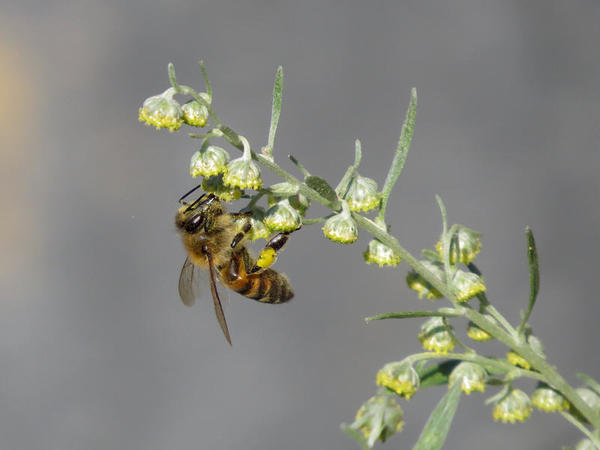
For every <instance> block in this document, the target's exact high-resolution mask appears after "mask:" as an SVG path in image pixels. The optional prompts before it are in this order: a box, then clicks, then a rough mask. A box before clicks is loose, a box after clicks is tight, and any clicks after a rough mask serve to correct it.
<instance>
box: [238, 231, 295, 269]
mask: <svg viewBox="0 0 600 450" xmlns="http://www.w3.org/2000/svg"><path fill="white" fill-rule="evenodd" d="M291 233H293V231H288V232H285V233H277V234H276V235H275V236H273V237H272V238H271V239H269V241H268V242H267V243H266V244H265V247H264V248H263V249H262V251H261V252H260V256H259V257H258V259H257V260H256V264H254V267H252V268H251V269H250V270H249V272H248V273H255V272H258V271H260V270H262V269H265V268H267V267H269V266H271V265H273V263H275V261H276V260H277V252H278V251H280V250H281V249H282V248H283V246H284V245H285V244H286V243H287V241H288V240H289V238H290V234H291Z"/></svg>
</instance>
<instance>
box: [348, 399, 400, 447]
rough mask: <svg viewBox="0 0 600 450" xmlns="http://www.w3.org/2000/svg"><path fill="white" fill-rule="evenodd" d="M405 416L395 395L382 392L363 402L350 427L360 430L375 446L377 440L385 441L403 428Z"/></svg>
mask: <svg viewBox="0 0 600 450" xmlns="http://www.w3.org/2000/svg"><path fill="white" fill-rule="evenodd" d="M403 417H404V412H403V411H402V408H401V407H400V405H399V404H398V403H396V400H395V399H394V397H393V396H392V395H390V394H387V393H385V392H380V393H378V394H377V395H374V396H373V397H371V398H370V399H369V400H367V401H366V402H365V403H363V404H362V406H361V407H360V408H359V409H358V412H357V413H356V419H355V420H354V423H353V424H352V425H350V428H352V429H355V430H360V432H361V433H362V434H363V436H364V437H365V439H366V441H367V445H368V446H369V447H373V445H374V444H375V441H377V440H380V441H381V442H385V441H386V439H387V438H389V437H390V436H392V435H393V434H394V433H398V432H399V431H400V430H402V425H403V424H404V420H403Z"/></svg>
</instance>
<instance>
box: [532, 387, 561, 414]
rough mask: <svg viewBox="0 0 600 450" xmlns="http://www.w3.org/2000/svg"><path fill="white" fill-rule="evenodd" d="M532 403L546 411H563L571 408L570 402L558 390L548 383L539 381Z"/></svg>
mask: <svg viewBox="0 0 600 450" xmlns="http://www.w3.org/2000/svg"><path fill="white" fill-rule="evenodd" d="M531 403H533V406H535V407H536V408H537V409H539V410H541V411H546V412H554V411H562V410H563V409H568V408H569V402H568V401H567V399H566V398H564V397H563V396H562V395H561V394H560V393H559V392H558V391H555V390H554V389H552V388H551V387H550V386H548V385H547V384H546V383H542V382H539V383H538V385H537V387H536V389H535V391H533V394H531Z"/></svg>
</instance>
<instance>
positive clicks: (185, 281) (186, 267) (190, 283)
mask: <svg viewBox="0 0 600 450" xmlns="http://www.w3.org/2000/svg"><path fill="white" fill-rule="evenodd" d="M198 278H199V277H198V270H197V268H196V266H195V265H194V263H193V262H192V260H191V259H190V258H189V256H188V257H187V258H186V259H185V262H184V263H183V267H182V268H181V274H180V275H179V296H180V297H181V301H183V304H184V305H186V306H192V305H193V304H194V303H195V302H196V298H197V297H198V294H199V291H198Z"/></svg>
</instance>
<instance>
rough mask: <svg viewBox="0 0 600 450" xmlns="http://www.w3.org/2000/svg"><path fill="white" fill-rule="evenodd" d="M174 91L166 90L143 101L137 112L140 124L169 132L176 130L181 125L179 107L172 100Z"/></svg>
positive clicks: (171, 89) (181, 119)
mask: <svg viewBox="0 0 600 450" xmlns="http://www.w3.org/2000/svg"><path fill="white" fill-rule="evenodd" d="M173 95H175V90H174V89H173V88H169V89H167V90H166V91H165V92H163V93H162V94H160V95H155V96H153V97H149V98H147V99H146V100H144V104H143V105H142V107H141V108H140V111H139V120H140V122H144V123H146V125H152V126H154V127H156V129H157V130H158V129H159V128H166V129H168V130H169V131H174V130H178V129H179V128H181V124H182V123H183V118H182V112H181V106H180V105H179V103H178V102H177V101H176V100H174V99H173Z"/></svg>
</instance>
